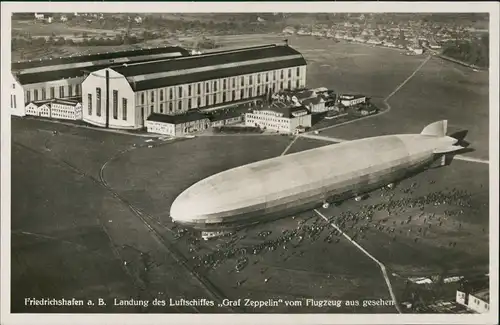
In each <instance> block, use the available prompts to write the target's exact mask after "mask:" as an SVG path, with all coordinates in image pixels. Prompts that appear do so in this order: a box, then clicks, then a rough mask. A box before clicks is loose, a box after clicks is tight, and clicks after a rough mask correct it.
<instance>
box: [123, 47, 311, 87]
mask: <svg viewBox="0 0 500 325" xmlns="http://www.w3.org/2000/svg"><path fill="white" fill-rule="evenodd" d="M306 64H307V63H306V61H305V59H304V57H303V56H302V55H301V54H300V53H299V52H297V51H296V50H294V49H293V48H291V47H289V46H281V45H275V44H271V45H265V46H256V47H250V48H243V49H236V50H228V51H219V52H212V53H207V54H202V55H196V56H189V57H181V58H174V59H166V60H155V61H150V62H142V63H137V64H134V63H133V64H128V65H127V66H121V67H117V68H115V71H117V72H118V73H120V74H122V75H124V76H125V77H127V79H128V80H129V82H130V83H131V85H132V88H133V89H134V90H135V91H141V90H146V89H154V88H160V87H168V86H173V85H179V84H185V83H193V82H199V81H204V80H210V79H217V78H226V77H232V76H237V75H242V74H248V73H255V72H260V71H267V70H274V69H283V68H289V67H296V66H301V65H306Z"/></svg>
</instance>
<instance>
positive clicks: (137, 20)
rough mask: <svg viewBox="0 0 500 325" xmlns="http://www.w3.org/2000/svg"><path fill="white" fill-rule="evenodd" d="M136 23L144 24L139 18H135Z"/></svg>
mask: <svg viewBox="0 0 500 325" xmlns="http://www.w3.org/2000/svg"><path fill="white" fill-rule="evenodd" d="M134 21H135V22H136V23H137V24H142V18H141V17H139V16H137V17H135V18H134Z"/></svg>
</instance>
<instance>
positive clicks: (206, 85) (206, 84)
mask: <svg viewBox="0 0 500 325" xmlns="http://www.w3.org/2000/svg"><path fill="white" fill-rule="evenodd" d="M209 91H210V84H209V83H208V82H206V83H205V92H206V93H208V92H209Z"/></svg>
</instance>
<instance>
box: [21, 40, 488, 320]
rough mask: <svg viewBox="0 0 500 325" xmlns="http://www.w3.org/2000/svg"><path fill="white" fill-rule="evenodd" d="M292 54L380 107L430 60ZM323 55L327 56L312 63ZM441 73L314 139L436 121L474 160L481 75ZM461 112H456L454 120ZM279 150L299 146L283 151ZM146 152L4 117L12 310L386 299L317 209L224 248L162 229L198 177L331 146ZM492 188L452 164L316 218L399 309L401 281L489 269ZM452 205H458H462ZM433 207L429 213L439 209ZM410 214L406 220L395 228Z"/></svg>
mask: <svg viewBox="0 0 500 325" xmlns="http://www.w3.org/2000/svg"><path fill="white" fill-rule="evenodd" d="M291 44H292V45H294V46H296V47H297V48H298V49H299V50H301V51H302V52H303V53H304V54H305V56H306V59H308V62H309V72H308V83H309V84H310V86H313V87H314V86H326V87H330V88H333V89H335V90H337V91H338V92H356V93H364V94H366V95H368V96H372V97H373V98H376V99H379V100H381V101H383V99H384V98H386V97H387V96H388V95H389V94H390V93H391V92H392V91H393V90H394V89H395V88H396V87H397V86H398V85H399V84H401V82H403V81H404V80H405V79H406V78H407V77H408V76H409V75H411V74H412V73H413V72H414V70H415V69H416V68H417V67H418V66H419V65H420V64H421V63H422V62H423V60H424V59H425V57H409V56H404V55H401V54H400V53H399V52H398V51H394V50H390V49H380V48H372V47H367V46H361V45H353V44H341V43H333V42H331V44H330V43H328V44H327V43H326V41H320V40H316V39H312V38H311V39H307V38H300V39H299V38H297V39H292V40H291ZM320 44H323V47H322V48H324V49H326V50H313V49H314V48H315V47H319V45H320ZM440 62H441V61H438V60H437V59H434V58H432V59H431V60H430V61H428V62H426V64H425V65H423V66H422V68H421V70H420V71H419V72H418V73H416V74H415V76H414V77H413V78H412V80H410V81H408V82H407V83H406V84H405V85H404V87H402V88H401V89H400V90H399V91H398V92H397V93H396V94H394V96H392V97H391V99H390V100H389V103H390V105H391V110H390V111H389V112H388V113H386V114H383V115H380V116H376V117H373V118H369V119H366V120H364V121H357V122H354V123H351V124H349V125H346V126H340V127H336V128H331V129H328V130H323V131H321V135H323V136H333V137H339V138H345V139H354V138H357V137H364V136H370V135H380V134H387V133H397V132H419V131H420V130H421V129H422V128H423V127H424V126H425V125H426V124H428V123H430V122H432V121H435V120H439V119H441V118H449V119H450V125H451V126H452V127H457V128H466V129H469V130H470V133H469V136H470V140H471V141H470V142H471V143H472V146H473V147H474V148H475V149H476V147H477V150H476V151H475V152H472V153H470V154H468V155H477V156H479V157H482V158H483V157H485V158H487V157H488V156H487V150H486V149H485V148H487V146H482V144H484V143H487V141H488V139H487V135H488V131H487V130H488V111H487V110H488V108H487V107H488V105H487V98H488V96H487V94H488V91H487V88H488V84H487V76H484V73H473V72H470V74H471V76H470V78H467V77H463V76H462V74H461V73H458V72H457V71H456V69H459V70H458V71H461V72H462V73H463V74H465V75H466V76H467V75H468V74H469V72H468V71H465V70H464V71H462V68H461V67H457V66H453V65H451V64H450V63H440ZM323 65H330V66H331V67H333V66H335V67H336V68H327V67H326V66H323ZM322 66H323V67H322ZM327 69H331V71H329V70H327ZM436 69H438V70H436ZM438 71H439V72H438ZM455 75H456V76H455ZM454 80H456V81H454ZM485 80H486V81H485ZM439 89H441V91H439ZM458 103H463V104H460V105H463V106H460V107H461V109H457V105H459V104H458ZM472 103H474V104H475V105H474V106H473V107H474V109H471V108H472V107H471V106H472ZM448 113H449V114H448ZM399 121H401V122H399ZM53 130H57V131H58V133H57V134H53V133H52V131H53ZM469 136H468V139H469ZM484 137H486V139H484ZM290 141H295V142H294V143H293V145H292V146H291V147H289V148H288V146H289V144H290ZM148 144H149V143H146V142H145V139H144V138H140V137H133V136H126V135H121V134H113V133H106V132H100V131H95V130H91V129H85V128H73V127H70V126H65V125H59V124H53V123H47V122H43V121H36V120H28V119H18V118H13V119H12V286H13V288H16V289H15V290H12V299H13V302H12V311H13V312H22V311H40V310H33V309H28V308H27V307H25V306H24V301H23V300H24V298H25V297H32V296H33V297H76V298H85V299H86V298H98V297H101V298H105V299H108V300H109V303H108V306H106V308H105V309H104V310H102V309H98V310H96V312H110V311H113V312H118V311H126V312H138V311H139V312H163V311H164V312H179V311H180V312H196V311H202V312H225V311H228V310H227V309H224V308H211V309H210V308H205V309H203V308H200V309H199V310H195V309H192V308H181V309H177V310H176V309H175V308H162V307H153V308H138V309H136V308H128V309H126V308H124V307H113V306H110V304H111V302H112V298H115V297H117V298H128V297H136V298H140V297H145V299H150V300H153V299H154V298H162V299H166V298H180V297H183V298H187V299H189V298H200V297H206V298H208V299H220V298H222V297H229V298H230V299H237V298H245V297H247V296H248V297H251V298H253V299H268V298H275V297H280V298H282V299H286V300H294V299H298V300H302V299H304V298H315V299H326V298H329V299H339V300H344V301H345V300H360V301H362V300H364V299H379V298H381V299H385V300H390V295H389V292H388V290H387V286H386V283H385V282H384V279H383V277H382V274H381V272H380V269H379V267H378V266H377V265H376V264H375V263H374V262H373V261H372V260H370V259H369V258H368V257H367V256H366V255H364V254H363V253H361V252H360V251H359V250H357V249H356V248H355V247H354V246H353V245H352V244H351V243H350V242H348V241H347V240H345V239H342V238H340V237H339V236H337V235H335V234H332V236H331V240H330V242H328V239H327V237H328V236H329V234H330V233H331V232H332V230H333V229H332V228H331V226H329V225H328V224H327V223H326V222H325V221H324V220H322V219H321V218H319V217H318V216H317V215H316V214H315V213H314V212H307V213H304V214H301V215H297V216H295V218H284V219H281V220H278V221H276V222H273V223H268V224H261V225H258V226H256V227H254V228H249V229H247V230H244V231H242V232H239V233H237V234H236V236H235V239H234V240H235V241H234V242H233V243H232V244H231V245H227V247H225V246H224V245H225V243H227V242H228V241H229V240H231V239H230V238H222V239H217V240H214V241H209V242H200V241H199V239H198V240H197V239H196V238H197V236H195V234H191V233H190V232H187V233H184V234H183V235H182V236H179V235H177V234H178V232H179V228H178V227H176V226H175V225H173V224H172V223H171V221H170V220H169V217H168V211H169V208H170V204H171V202H172V201H173V200H174V198H175V197H176V195H178V194H179V193H180V192H181V191H182V190H184V189H185V188H186V187H187V186H189V185H191V184H193V183H194V182H196V181H198V180H200V179H202V178H204V177H206V176H209V175H211V174H213V173H216V172H220V171H223V170H226V169H229V168H231V167H236V166H239V165H242V164H245V163H249V162H252V161H257V160H261V159H265V158H270V157H274V156H278V155H280V154H283V153H284V151H285V149H287V148H288V150H287V152H286V154H290V153H293V152H297V151H301V150H305V149H310V148H314V147H317V146H321V145H326V144H330V143H327V142H324V141H320V140H313V139H305V138H299V139H296V140H292V139H291V138H290V137H288V136H278V135H256V136H239V135H228V136H213V137H212V136H203V137H196V138H194V139H183V140H180V139H179V140H168V141H162V140H155V141H154V142H153V148H148V147H147V145H148ZM485 150H486V151H485ZM485 153H486V154H485ZM332 163H333V162H332ZM488 182H489V178H488V165H487V164H481V163H473V162H466V161H454V162H453V163H452V164H451V165H450V166H447V167H445V168H439V169H431V170H429V171H427V172H426V173H423V174H420V175H417V176H415V177H413V178H411V179H409V180H406V181H404V182H402V183H400V184H398V185H397V187H396V188H395V189H394V190H392V191H391V192H388V191H383V190H379V191H376V192H374V193H372V194H371V195H370V197H369V198H367V199H366V200H365V201H362V202H354V201H347V202H344V203H343V204H341V205H340V206H332V207H330V208H329V209H325V210H321V211H322V213H323V214H324V215H325V216H327V217H329V218H330V217H333V218H332V219H331V220H332V222H337V223H339V222H343V223H342V224H343V227H345V228H346V232H347V233H349V235H350V236H354V234H356V233H357V235H356V236H358V237H357V238H356V241H357V242H359V244H360V245H362V246H363V247H365V248H366V249H367V250H368V251H369V252H370V254H372V255H374V256H375V257H376V258H377V259H379V260H380V261H381V262H383V263H384V264H385V265H386V267H387V268H388V272H389V273H390V279H391V283H392V286H393V288H394V290H395V293H396V296H397V297H398V299H399V300H405V299H407V296H408V290H407V288H406V279H407V278H408V277H412V276H432V275H466V274H475V273H483V274H484V273H486V272H487V268H488V257H489V249H488V229H489V228H488V221H489V219H488V216H489V212H488ZM412 185H413V186H412ZM459 190H460V191H459ZM431 193H437V194H435V196H436V197H437V196H438V195H441V197H440V198H439V200H438V199H437V198H436V199H435V200H433V201H432V200H430V201H432V202H429V203H426V204H424V205H423V210H422V206H421V205H418V204H415V205H414V206H413V207H410V206H409V203H408V202H409V201H408V200H409V199H413V200H416V199H418V198H419V197H424V196H427V197H433V196H432V195H431ZM382 195H383V196H382ZM391 195H394V196H392V198H391V199H390V200H389V197H391ZM460 196H463V197H465V198H468V199H467V200H465V202H462V201H461V200H460V199H459V197H460ZM405 199H406V201H405ZM389 201H392V202H399V204H395V205H396V207H395V208H392V209H391V211H392V212H391V214H390V215H389V212H388V211H387V209H386V208H385V207H382V208H381V209H380V211H379V210H376V211H375V213H374V214H373V216H372V218H371V221H369V220H366V219H365V220H354V219H353V217H352V215H360V214H361V212H360V211H365V209H364V208H363V207H366V206H368V205H376V204H380V203H384V202H386V203H387V202H389ZM437 201H441V202H440V205H434V203H433V202H437ZM443 201H444V202H445V203H444V204H443ZM460 204H462V205H464V206H460ZM403 210H404V211H403ZM432 215H434V216H433V217H431V216H432ZM408 217H411V221H409V222H408V223H405V222H406V221H408ZM141 218H142V219H141ZM349 218H351V219H349ZM143 220H144V221H145V222H146V223H145V222H144V221H143ZM301 220H306V221H304V225H306V226H310V227H316V228H317V229H316V230H311V229H312V228H309V230H307V231H304V233H303V236H302V237H303V238H302V240H300V239H299V235H296V236H291V237H290V241H288V242H287V243H285V244H284V243H283V242H281V244H279V245H278V244H273V242H272V241H273V240H276V239H278V238H279V237H286V236H287V233H283V231H284V230H288V231H289V233H290V232H292V231H293V230H297V227H298V226H299V225H298V223H299V221H301ZM429 224H431V226H429ZM148 226H149V227H148ZM363 226H365V228H363V229H364V230H363V234H361V233H360V232H359V230H360V229H362V227H363ZM391 229H394V230H393V231H392V230H391ZM409 230H411V231H409ZM263 231H271V233H270V234H269V236H268V237H267V238H265V239H264V238H262V237H260V236H259V234H260V233H261V232H263ZM424 231H425V234H424ZM311 233H312V234H313V235H312V236H311V235H310V234H311ZM241 237H244V238H241ZM415 238H416V239H415ZM454 242H456V244H453V243H454ZM259 244H264V245H266V247H275V248H274V250H270V249H269V248H266V249H264V250H263V251H261V252H258V253H256V254H255V255H254V252H253V250H252V251H250V250H251V249H250V248H252V249H253V248H255V247H256V245H257V246H258V245H259ZM283 246H285V247H283ZM295 246H296V247H295ZM240 248H247V251H248V252H247V253H248V256H247V257H248V266H247V267H246V268H244V269H243V270H241V271H240V272H236V271H235V269H234V267H235V264H236V261H237V259H238V258H239V257H240V256H242V255H241V254H243V255H244V253H243V252H241V250H240ZM235 251H238V252H239V253H238V254H240V255H236V256H233V257H230V258H227V261H224V259H219V260H220V263H219V264H218V265H216V266H215V268H212V269H211V270H208V269H207V268H206V267H204V266H201V267H196V266H197V264H199V263H200V262H201V263H202V264H203V263H204V261H205V260H207V261H212V262H213V261H215V260H218V258H217V257H216V256H217V254H223V255H224V254H226V256H231V255H232V254H233V253H234V252H235ZM34 256H37V258H36V259H35V258H33V257H34ZM42 256H43V258H41V257H42ZM210 259H211V260H210ZM207 264H209V263H207ZM393 273H394V274H395V275H392V274H393ZM107 274H108V275H109V274H112V275H111V276H107ZM266 279H267V281H266ZM44 311H53V310H44ZM58 311H63V310H61V309H58ZM64 311H66V312H71V311H74V312H78V311H79V310H74V309H73V310H64ZM245 311H249V312H252V311H254V312H269V311H273V312H286V311H288V312H396V310H395V308H394V307H393V306H384V307H380V306H379V307H371V308H370V307H365V308H363V307H348V306H345V304H344V305H343V306H341V307H339V308H337V307H335V308H332V307H330V308H318V309H311V308H306V307H304V306H302V307H293V308H291V307H287V306H284V305H281V306H279V307H274V308H271V309H265V308H264V309H248V308H245Z"/></svg>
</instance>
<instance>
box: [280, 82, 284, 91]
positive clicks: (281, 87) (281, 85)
mask: <svg viewBox="0 0 500 325" xmlns="http://www.w3.org/2000/svg"><path fill="white" fill-rule="evenodd" d="M280 90H283V81H282V82H280Z"/></svg>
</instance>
